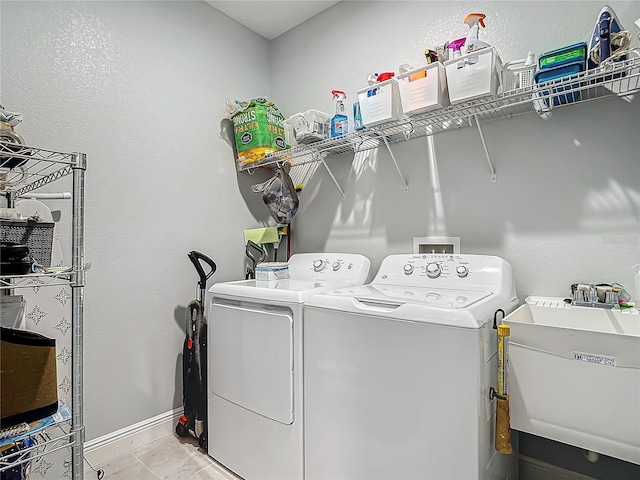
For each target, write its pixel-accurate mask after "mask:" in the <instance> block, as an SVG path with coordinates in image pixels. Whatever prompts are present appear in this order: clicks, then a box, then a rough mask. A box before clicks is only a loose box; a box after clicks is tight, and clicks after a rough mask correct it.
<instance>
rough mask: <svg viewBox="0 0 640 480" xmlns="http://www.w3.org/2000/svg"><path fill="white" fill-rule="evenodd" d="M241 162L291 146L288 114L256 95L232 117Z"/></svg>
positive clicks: (239, 162) (256, 158)
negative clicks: (287, 133)
mask: <svg viewBox="0 0 640 480" xmlns="http://www.w3.org/2000/svg"><path fill="white" fill-rule="evenodd" d="M231 120H232V121H233V130H234V134H235V141H236V149H237V151H238V158H237V162H238V164H240V165H246V164H248V163H252V162H256V161H258V160H261V159H262V158H264V156H265V155H266V154H268V153H273V152H278V151H280V150H285V149H287V148H289V145H287V143H286V141H285V133H284V116H283V115H282V114H281V113H280V111H279V110H278V108H277V107H276V106H275V105H274V103H273V102H270V101H268V100H267V99H266V98H254V99H253V100H251V101H249V102H247V103H246V106H244V108H241V109H240V110H238V111H236V112H235V113H234V114H233V115H232V116H231Z"/></svg>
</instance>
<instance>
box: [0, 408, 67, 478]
mask: <svg viewBox="0 0 640 480" xmlns="http://www.w3.org/2000/svg"><path fill="white" fill-rule="evenodd" d="M29 437H30V438H31V440H32V441H33V443H34V445H32V446H31V447H28V448H24V449H21V450H18V451H16V452H12V453H8V454H6V455H5V456H2V457H0V472H2V471H4V470H8V469H9V468H13V467H15V466H17V465H21V464H23V463H27V462H30V461H31V460H33V459H36V458H39V457H42V456H43V455H48V454H50V453H53V452H57V451H59V450H62V449H68V448H70V447H71V446H72V445H73V443H74V432H73V431H72V428H71V419H68V420H63V421H61V422H58V423H54V424H52V425H50V426H48V427H46V428H45V429H44V430H41V431H39V432H37V433H34V434H32V435H30V436H29Z"/></svg>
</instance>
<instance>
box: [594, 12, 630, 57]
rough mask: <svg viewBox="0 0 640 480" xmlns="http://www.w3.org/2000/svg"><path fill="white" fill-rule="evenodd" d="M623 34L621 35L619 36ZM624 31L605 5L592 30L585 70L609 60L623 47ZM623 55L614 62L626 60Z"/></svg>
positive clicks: (614, 15)
mask: <svg viewBox="0 0 640 480" xmlns="http://www.w3.org/2000/svg"><path fill="white" fill-rule="evenodd" d="M620 32H623V34H620ZM624 33H625V32H624V30H623V28H622V25H621V24H620V21H619V20H618V17H616V14H615V12H614V11H613V9H612V8H611V7H610V6H609V5H605V6H604V7H602V10H600V14H599V15H598V20H597V21H596V25H595V27H594V28H593V35H592V36H591V42H590V43H589V54H588V56H587V68H588V69H592V68H596V67H598V66H599V65H600V64H601V63H602V62H603V61H604V60H606V59H607V58H609V57H610V56H611V55H612V54H613V53H616V51H617V50H619V49H620V48H623V47H624V39H623V37H624ZM626 59H627V56H626V55H623V56H620V57H617V58H615V59H614V60H613V61H614V62H619V61H622V60H626Z"/></svg>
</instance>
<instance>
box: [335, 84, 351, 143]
mask: <svg viewBox="0 0 640 480" xmlns="http://www.w3.org/2000/svg"><path fill="white" fill-rule="evenodd" d="M331 94H332V95H333V100H336V99H337V100H336V114H335V115H334V116H333V118H332V119H331V136H332V137H339V136H341V135H346V134H347V133H349V119H348V117H347V116H346V115H345V114H344V100H346V98H347V95H346V94H345V93H344V92H342V91H340V90H331Z"/></svg>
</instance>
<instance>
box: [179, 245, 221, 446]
mask: <svg viewBox="0 0 640 480" xmlns="http://www.w3.org/2000/svg"><path fill="white" fill-rule="evenodd" d="M188 257H189V260H191V263H193V265H194V266H195V267H196V271H197V272H198V276H199V277H200V281H199V282H198V291H197V293H196V295H197V296H196V299H195V300H192V301H191V302H189V306H188V307H187V324H186V337H185V339H184V346H183V348H182V401H183V406H184V414H183V416H182V417H180V420H178V423H177V425H176V433H177V434H178V435H179V436H181V437H187V436H189V435H191V436H193V437H195V438H197V439H198V445H200V447H201V448H203V449H205V450H206V449H207V323H206V321H205V318H204V300H205V295H206V290H207V280H208V279H209V278H210V277H211V276H212V275H213V274H214V273H215V271H216V264H215V263H214V261H213V260H211V259H210V258H209V257H207V256H206V255H204V254H203V253H200V252H196V251H192V252H189V254H188ZM202 262H204V263H206V264H207V265H208V266H209V268H210V270H209V272H208V273H205V270H204V268H203V266H202Z"/></svg>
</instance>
